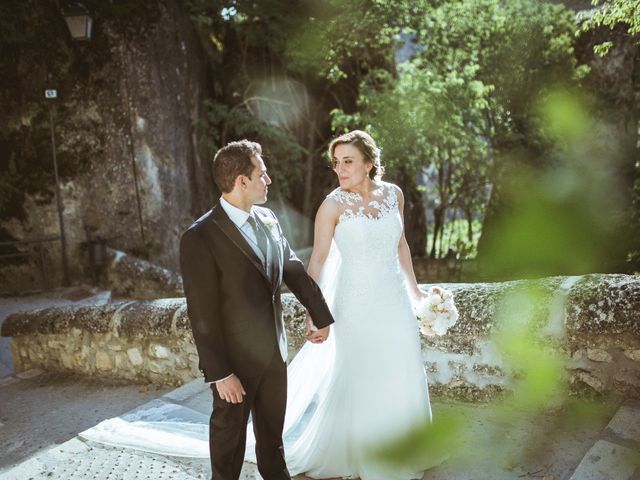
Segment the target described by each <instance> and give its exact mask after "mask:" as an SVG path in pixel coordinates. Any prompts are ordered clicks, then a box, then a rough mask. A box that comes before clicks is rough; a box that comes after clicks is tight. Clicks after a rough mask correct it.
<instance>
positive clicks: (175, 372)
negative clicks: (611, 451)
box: [2, 275, 640, 400]
mask: <svg viewBox="0 0 640 480" xmlns="http://www.w3.org/2000/svg"><path fill="white" fill-rule="evenodd" d="M425 286H426V285H425ZM447 287H448V288H450V289H451V290H453V292H454V296H455V301H456V304H457V305H458V308H459V312H460V319H459V321H458V323H457V324H456V325H455V326H454V327H453V328H452V329H451V330H450V331H449V333H448V334H447V335H445V336H442V337H436V338H423V339H422V346H423V356H424V361H425V366H426V369H427V372H428V376H429V382H430V388H431V391H432V393H435V394H437V395H447V396H452V397H457V398H465V399H471V400H484V399H487V398H491V397H493V396H494V395H495V394H497V393H499V392H501V391H503V390H505V389H507V390H508V389H509V386H510V382H511V379H512V377H513V375H514V372H513V371H512V370H511V368H510V366H509V364H508V363H507V362H505V360H504V359H503V358H502V356H501V355H500V351H499V349H498V348H497V346H496V344H495V342H494V340H493V336H492V335H493V334H494V333H495V331H496V330H497V328H498V327H499V325H498V321H497V318H498V315H497V313H498V310H499V309H500V305H501V304H502V302H503V301H504V300H505V298H507V297H508V296H509V295H510V294H511V293H514V292H517V291H520V290H521V289H523V288H535V289H536V290H537V291H538V292H541V293H542V294H543V295H542V296H540V297H539V298H541V300H540V301H539V302H538V303H537V304H536V305H534V307H533V318H534V323H535V325H536V332H537V333H536V335H535V338H534V337H532V341H536V342H540V343H541V344H545V345H551V346H553V348H554V349H555V351H557V352H560V353H561V354H563V355H564V358H565V362H566V363H565V364H566V368H567V371H568V372H569V382H570V386H571V387H572V388H573V389H574V390H577V391H581V392H584V391H588V392H597V393H602V394H605V393H614V394H619V395H624V396H627V397H632V398H640V276H630V275H586V276H581V277H550V278H545V279H540V280H536V281H531V282H526V281H513V282H502V283H481V284H480V283H479V284H451V285H447ZM283 301H284V315H285V322H286V324H287V331H288V336H289V346H290V357H291V358H292V357H293V356H294V354H295V352H297V351H298V350H299V348H300V347H301V346H302V345H303V344H304V310H303V309H302V307H301V305H300V304H299V303H298V302H297V300H296V299H295V298H294V297H293V296H292V295H291V294H285V295H284V296H283ZM2 335H3V336H10V337H12V349H13V355H14V363H15V365H16V369H17V370H18V371H21V370H26V369H29V368H34V367H37V368H44V369H48V370H63V371H74V372H77V373H83V374H97V375H103V376H112V377H118V378H125V379H129V380H134V381H143V382H153V383H159V384H170V385H177V384H180V383H184V382H186V381H189V380H191V379H193V378H196V377H197V376H198V375H199V372H198V368H197V353H196V350H195V347H194V344H193V337H192V335H191V331H190V328H189V322H188V318H187V313H186V305H185V301H184V299H182V298H175V299H162V300H153V301H120V302H114V303H111V304H108V305H104V306H96V307H57V308H49V309H44V310H38V311H32V312H27V313H19V314H14V315H12V316H11V317H9V318H8V319H7V320H6V321H5V323H4V325H3V327H2ZM516 373H517V372H516Z"/></svg>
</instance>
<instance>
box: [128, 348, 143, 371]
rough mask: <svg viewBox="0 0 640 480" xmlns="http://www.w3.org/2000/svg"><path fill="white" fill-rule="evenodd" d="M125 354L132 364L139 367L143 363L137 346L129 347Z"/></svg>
mask: <svg viewBox="0 0 640 480" xmlns="http://www.w3.org/2000/svg"><path fill="white" fill-rule="evenodd" d="M127 356H128V357H129V361H130V362H131V364H132V365H134V366H136V367H139V366H140V365H142V364H143V363H144V360H143V358H142V354H141V353H140V349H139V348H138V347H133V348H129V349H128V350H127Z"/></svg>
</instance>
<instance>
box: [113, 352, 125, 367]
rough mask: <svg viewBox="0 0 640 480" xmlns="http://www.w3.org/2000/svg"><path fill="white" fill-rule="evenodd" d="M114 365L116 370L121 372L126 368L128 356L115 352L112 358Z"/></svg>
mask: <svg viewBox="0 0 640 480" xmlns="http://www.w3.org/2000/svg"><path fill="white" fill-rule="evenodd" d="M114 363H115V366H116V369H117V370H123V369H126V368H127V367H128V363H129V362H128V356H127V355H126V354H125V353H122V352H117V353H116V354H115V356H114Z"/></svg>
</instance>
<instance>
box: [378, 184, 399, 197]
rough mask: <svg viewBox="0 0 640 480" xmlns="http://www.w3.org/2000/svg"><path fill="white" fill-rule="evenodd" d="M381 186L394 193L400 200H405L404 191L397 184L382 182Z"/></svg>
mask: <svg viewBox="0 0 640 480" xmlns="http://www.w3.org/2000/svg"><path fill="white" fill-rule="evenodd" d="M380 185H382V186H383V187H384V189H385V190H386V191H387V192H389V191H392V192H394V193H395V194H396V197H398V199H402V198H403V193H402V189H401V188H400V187H399V186H398V185H396V184H395V183H391V182H383V181H380Z"/></svg>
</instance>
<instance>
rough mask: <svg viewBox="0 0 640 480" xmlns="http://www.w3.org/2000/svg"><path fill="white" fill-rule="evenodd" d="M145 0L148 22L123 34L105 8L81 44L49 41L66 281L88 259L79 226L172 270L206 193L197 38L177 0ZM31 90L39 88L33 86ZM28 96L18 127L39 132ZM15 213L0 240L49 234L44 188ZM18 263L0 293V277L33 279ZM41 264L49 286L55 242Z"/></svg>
mask: <svg viewBox="0 0 640 480" xmlns="http://www.w3.org/2000/svg"><path fill="white" fill-rule="evenodd" d="M152 3H153V5H148V6H141V7H139V8H149V9H150V10H152V11H153V15H148V16H144V15H141V16H140V18H144V19H145V22H146V23H145V24H144V25H143V26H139V27H138V28H139V31H136V32H135V34H134V33H133V32H131V31H130V32H124V31H123V30H122V25H121V24H122V23H123V22H122V21H119V20H118V19H117V18H116V19H114V18H109V17H106V16H104V15H106V13H105V14H104V15H103V17H101V18H100V19H99V21H96V22H95V25H94V35H93V38H92V40H91V41H89V42H88V43H86V44H85V45H83V48H82V49H78V48H77V45H59V47H60V49H61V50H64V51H65V52H66V55H67V57H66V60H65V61H66V64H64V65H58V64H57V63H56V68H57V69H58V70H60V72H59V75H58V77H55V78H52V82H51V83H52V84H54V86H58V88H59V92H58V95H59V100H58V104H56V106H55V112H54V117H55V135H56V139H57V150H58V157H59V159H58V160H59V163H60V171H61V188H62V200H63V207H64V212H63V215H64V221H65V229H66V238H67V244H68V253H69V254H68V257H69V263H70V269H71V277H72V279H77V278H80V277H82V276H83V273H84V272H83V270H84V269H85V268H86V266H87V263H88V262H87V255H86V251H84V250H83V249H82V247H81V244H82V242H84V241H86V240H87V232H90V234H91V235H92V236H93V237H102V238H105V239H107V240H108V243H109V245H110V246H112V247H115V248H117V249H119V250H123V251H126V252H129V253H131V254H135V255H139V256H143V257H145V258H147V259H148V260H150V261H152V262H153V263H156V264H158V265H160V266H163V267H165V268H168V269H171V270H173V271H177V270H178V265H177V263H178V244H179V239H180V234H181V232H182V231H183V230H184V229H185V228H186V227H187V226H188V225H189V224H190V223H191V222H192V221H193V219H195V218H197V216H198V215H199V214H201V213H202V212H203V211H204V210H206V209H207V207H208V205H210V204H211V201H212V191H213V183H212V181H211V176H210V173H209V167H208V159H207V158H202V157H201V156H200V154H199V151H200V143H199V142H200V141H201V139H200V137H199V131H198V129H197V127H196V122H197V121H198V120H199V119H200V118H201V116H202V115H201V108H202V106H203V103H204V99H205V98H207V97H208V92H207V91H206V89H207V88H208V87H207V86H208V85H209V82H208V81H207V78H208V72H207V66H206V62H204V61H203V58H204V54H203V53H202V51H201V46H200V45H201V44H200V42H199V40H198V37H197V34H196V32H195V31H194V27H193V24H192V22H191V21H190V19H189V16H188V13H187V12H186V10H185V9H184V8H183V7H182V5H181V4H180V2H177V1H175V0H168V1H162V2H152ZM100 8H102V9H109V8H111V9H112V10H113V9H115V8H116V7H113V6H111V7H109V6H107V5H103V6H101V7H100ZM49 13H51V12H49ZM55 13H57V14H59V12H55ZM56 19H57V17H56ZM60 22H63V21H62V18H61V17H60ZM65 34H66V35H65ZM67 37H68V32H64V31H61V32H60V38H67ZM61 43H62V42H61ZM74 47H75V48H74ZM56 48H57V47H56ZM22 60H23V63H24V62H25V61H26V59H22ZM52 62H60V60H59V59H58V58H56V59H55V60H54V59H52ZM34 76H35V77H38V78H41V79H42V78H44V75H38V74H37V72H34ZM3 87H4V88H9V89H10V88H14V89H19V88H20V87H19V86H18V85H13V86H11V85H8V86H6V87H5V86H4V85H3ZM24 88H26V87H24ZM41 88H44V87H41V85H40V84H38V85H37V91H38V92H40V91H41ZM3 93H6V92H3ZM16 93H17V92H13V94H14V95H16ZM7 95H8V96H10V95H11V92H8V93H7ZM18 96H20V95H18ZM38 102H39V103H37V104H35V103H34V104H28V105H27V104H25V105H27V106H24V108H23V109H24V110H25V111H22V112H17V113H16V114H15V115H16V118H18V119H20V121H22V122H23V124H24V128H25V129H33V130H35V129H36V128H41V129H43V132H48V120H47V119H48V115H47V110H46V107H45V109H44V110H43V106H42V102H41V101H40V99H39V98H38ZM29 105H30V106H29ZM27 107H29V108H27ZM21 108H22V107H21ZM16 121H17V120H16ZM45 127H46V129H45ZM42 138H43V139H44V140H42V144H35V145H32V148H35V149H37V150H38V155H37V156H39V157H44V158H46V159H47V163H46V172H48V173H50V170H51V169H52V167H51V147H50V143H48V142H49V137H48V136H47V135H44V133H43V134H42ZM35 140H37V139H35ZM35 140H34V139H30V140H29V142H34V141H35ZM21 160H22V159H21ZM22 161H26V160H22ZM42 170H45V166H44V165H43V167H42ZM43 182H44V180H43ZM38 188H40V189H41V190H44V191H48V192H52V191H53V180H49V179H48V177H47V178H46V184H43V185H42V186H40V187H38ZM34 189H35V187H34ZM138 197H139V201H138ZM20 210H21V211H22V212H23V213H19V212H17V209H16V212H15V217H14V218H11V217H10V216H9V217H6V216H5V218H2V219H1V220H2V221H0V232H2V233H3V234H4V235H5V237H4V238H19V239H30V238H34V237H42V236H47V235H58V234H59V230H58V218H57V210H56V203H55V199H54V198H53V197H52V196H51V195H48V196H45V195H44V194H42V193H29V192H27V193H26V194H25V196H24V198H23V204H22V205H21V207H20ZM5 213H6V212H5ZM10 213H11V212H10ZM20 216H21V217H22V218H19V217H20ZM4 238H3V239H4ZM22 265H23V266H24V268H23V270H25V272H23V273H21V271H20V269H19V268H18V267H12V270H11V272H7V275H4V273H5V272H0V291H8V290H9V289H8V288H2V287H3V284H7V285H10V286H12V287H14V290H15V289H17V288H22V289H25V288H27V289H28V288H29V287H31V288H35V287H39V286H40V285H39V277H38V274H37V269H36V268H37V267H36V266H35V265H33V264H28V263H24V264H22ZM47 266H48V270H49V274H50V275H51V276H52V282H53V284H54V285H59V284H60V276H61V261H60V246H59V243H52V244H51V245H47ZM34 270H35V272H36V273H35V274H34V273H33V272H34Z"/></svg>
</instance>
